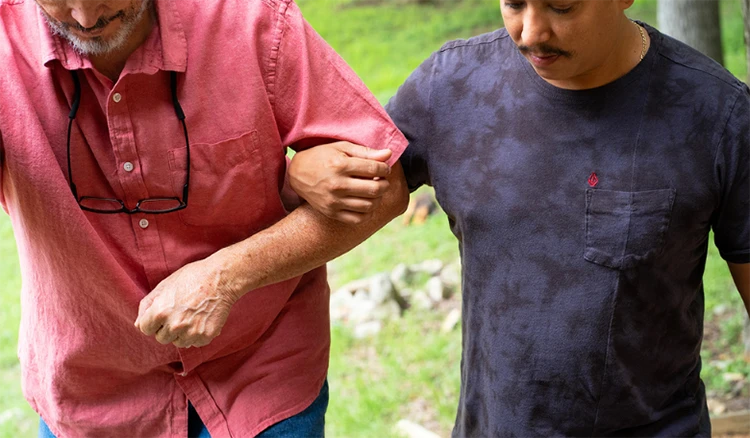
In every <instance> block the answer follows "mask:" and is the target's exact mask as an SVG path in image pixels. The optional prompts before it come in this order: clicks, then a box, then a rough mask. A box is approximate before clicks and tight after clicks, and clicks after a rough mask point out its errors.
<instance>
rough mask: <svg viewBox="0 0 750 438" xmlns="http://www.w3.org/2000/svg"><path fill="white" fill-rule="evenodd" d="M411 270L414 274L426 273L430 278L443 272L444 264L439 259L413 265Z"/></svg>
mask: <svg viewBox="0 0 750 438" xmlns="http://www.w3.org/2000/svg"><path fill="white" fill-rule="evenodd" d="M411 270H412V271H414V272H424V273H426V274H429V275H430V276H435V275H438V274H439V273H440V271H442V270H443V262H442V261H440V260H437V259H433V260H425V261H423V262H422V263H419V264H416V265H413V266H412V267H411Z"/></svg>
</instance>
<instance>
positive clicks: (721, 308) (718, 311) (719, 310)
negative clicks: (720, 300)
mask: <svg viewBox="0 0 750 438" xmlns="http://www.w3.org/2000/svg"><path fill="white" fill-rule="evenodd" d="M728 310H729V306H728V305H726V304H717V305H716V306H714V311H713V314H714V315H716V316H721V315H723V314H725V313H727V311H728Z"/></svg>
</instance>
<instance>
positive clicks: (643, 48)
mask: <svg viewBox="0 0 750 438" xmlns="http://www.w3.org/2000/svg"><path fill="white" fill-rule="evenodd" d="M633 24H635V26H636V27H637V28H638V33H640V34H641V61H643V58H644V57H645V56H646V34H645V33H644V32H643V28H642V27H641V25H640V24H638V23H636V22H635V21H634V22H633Z"/></svg>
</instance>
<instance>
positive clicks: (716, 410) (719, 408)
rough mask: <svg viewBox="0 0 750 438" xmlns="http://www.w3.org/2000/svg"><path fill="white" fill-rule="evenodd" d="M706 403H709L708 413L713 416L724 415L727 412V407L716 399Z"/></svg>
mask: <svg viewBox="0 0 750 438" xmlns="http://www.w3.org/2000/svg"><path fill="white" fill-rule="evenodd" d="M706 402H707V403H708V411H709V412H711V413H712V414H713V415H719V414H723V413H724V412H726V410H727V406H726V405H725V404H724V403H722V402H720V401H719V400H717V399H715V398H710V399H708V400H707V401H706Z"/></svg>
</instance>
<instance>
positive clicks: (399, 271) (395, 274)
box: [391, 263, 414, 290]
mask: <svg viewBox="0 0 750 438" xmlns="http://www.w3.org/2000/svg"><path fill="white" fill-rule="evenodd" d="M413 275H414V273H413V272H411V269H409V267H408V266H406V265H405V264H403V263H399V264H398V265H396V267H395V268H393V270H392V271H391V282H392V283H393V285H394V286H395V287H396V289H399V290H401V289H404V288H406V287H409V282H410V281H411V277H412V276H413Z"/></svg>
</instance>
